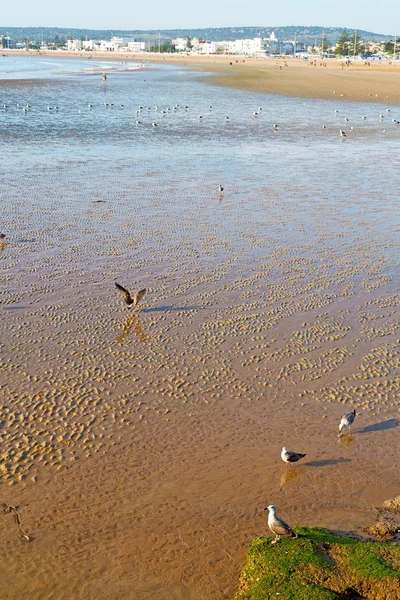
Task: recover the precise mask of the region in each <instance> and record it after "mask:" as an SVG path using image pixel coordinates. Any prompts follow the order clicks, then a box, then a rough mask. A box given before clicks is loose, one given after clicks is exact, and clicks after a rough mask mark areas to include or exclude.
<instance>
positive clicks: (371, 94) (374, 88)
mask: <svg viewBox="0 0 400 600" xmlns="http://www.w3.org/2000/svg"><path fill="white" fill-rule="evenodd" d="M11 53H14V54H20V55H23V56H27V55H29V54H30V55H32V56H35V55H37V53H35V52H30V53H27V52H24V51H10V52H9V54H10V55H11ZM40 55H41V56H52V57H56V58H62V57H68V58H71V57H80V58H82V57H83V58H87V57H88V56H90V53H72V52H62V53H61V52H57V53H54V52H53V53H52V52H41V53H40ZM92 57H93V59H108V60H123V61H128V62H129V61H134V62H137V61H145V62H147V61H149V62H150V63H151V62H153V63H161V64H174V65H179V66H182V65H183V66H185V65H186V66H188V67H190V68H191V69H192V70H193V69H194V70H196V69H197V70H199V71H210V72H212V73H214V75H213V76H212V77H210V79H209V82H210V83H211V84H213V85H222V86H227V87H233V88H237V89H243V90H251V91H255V92H263V93H268V94H280V95H284V96H296V97H303V98H317V99H327V100H340V101H345V100H348V101H356V102H384V103H387V104H400V91H399V90H400V64H399V62H400V61H369V64H368V61H356V60H354V61H352V62H351V65H350V66H346V65H344V64H343V61H340V60H338V59H325V60H322V59H314V60H315V61H316V66H314V65H312V66H310V65H309V64H308V62H307V61H304V60H303V59H293V58H286V59H284V58H282V59H275V58H269V57H268V58H248V57H242V56H239V57H236V56H204V57H202V56H191V55H190V56H182V55H162V56H160V55H158V54H151V53H144V54H134V55H131V54H127V53H112V54H110V53H100V52H96V53H93V54H92ZM314 60H313V62H314ZM366 63H367V64H366ZM285 65H287V66H285ZM321 65H326V67H325V66H321ZM202 80H204V79H203V78H202Z"/></svg>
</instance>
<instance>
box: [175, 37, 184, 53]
mask: <svg viewBox="0 0 400 600" xmlns="http://www.w3.org/2000/svg"><path fill="white" fill-rule="evenodd" d="M171 44H172V45H173V46H175V49H176V51H177V52H184V51H185V50H187V45H186V38H176V40H172V42H171Z"/></svg>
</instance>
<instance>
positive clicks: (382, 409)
mask: <svg viewBox="0 0 400 600" xmlns="http://www.w3.org/2000/svg"><path fill="white" fill-rule="evenodd" d="M147 76H149V77H150V75H146V77H147ZM91 85H94V84H91ZM122 85H123V86H126V90H127V93H130V89H131V88H130V87H129V86H130V85H131V84H130V83H129V82H124V83H123V84H122ZM154 85H155V86H159V85H162V83H160V82H159V80H158V79H157V76H156V80H155V83H154ZM187 85H189V87H188V88H187V89H188V90H189V89H190V90H192V91H191V92H190V93H193V99H192V102H193V103H194V102H196V100H195V99H194V98H197V102H198V103H199V106H195V108H194V110H195V115H197V114H198V112H199V111H200V110H201V111H204V106H203V105H202V104H201V103H203V104H204V105H205V104H206V102H208V103H209V102H210V100H209V96H208V94H209V93H215V94H218V95H219V94H220V93H221V92H220V90H218V89H217V91H216V92H209V90H210V89H212V88H210V87H209V86H202V85H201V84H198V83H193V84H187ZM191 85H192V86H193V89H192V88H191V87H190V86H191ZM121 89H122V88H121ZM199 90H204V91H203V92H202V93H203V96H202V97H200V100H199V99H198V96H197V94H198V93H199ZM75 92H76V90H74V93H75ZM156 92H157V93H159V92H158V89H156ZM156 92H152V93H156ZM63 93H67V92H63ZM68 93H69V92H68ZM71 93H72V92H71ZM98 93H103V92H102V91H101V92H98ZM121 93H122V92H121ZM186 93H189V92H188V91H186ZM200 93H201V92H200ZM224 93H225V91H224ZM108 94H110V92H108ZM226 94H227V95H226V97H225V104H224V106H223V109H222V112H221V118H222V117H223V114H224V112H225V111H226V109H227V107H229V109H230V115H234V119H237V129H236V126H235V124H233V125H230V127H231V129H230V131H227V130H226V128H225V125H224V124H223V123H222V122H221V125H219V124H218V125H216V123H217V120H216V121H213V122H212V123H210V125H209V129H207V123H205V127H206V129H205V130H204V129H203V132H202V133H201V131H200V129H199V127H200V126H199V124H198V123H197V122H196V121H195V118H194V115H192V116H193V119H192V117H188V116H187V115H184V114H183V113H180V115H181V116H180V117H179V118H180V119H187V121H185V123H186V125H185V128H184V129H182V131H181V130H180V129H179V127H180V126H179V124H178V116H176V117H173V116H171V121H170V122H171V123H172V125H171V129H170V130H168V129H167V126H165V129H162V128H161V125H160V129H161V133H160V137H159V138H158V141H157V140H155V138H151V140H150V141H147V138H145V137H144V136H145V135H146V136H147V135H150V134H151V135H153V133H152V132H150V133H146V131H149V130H144V133H143V132H142V133H140V134H138V135H141V136H142V137H141V138H140V140H141V144H142V146H141V147H140V148H139V147H138V146H132V145H130V144H128V140H127V139H125V138H124V133H123V132H124V131H125V129H126V128H127V124H126V122H122V121H121V122H120V121H118V119H122V117H118V119H117V117H116V116H115V113H114V116H113V117H112V118H113V119H114V121H113V123H114V125H113V128H114V130H115V127H117V125H118V124H119V123H120V125H119V127H120V129H119V130H118V132H119V135H120V136H121V138H120V140H118V137H117V133H115V131H114V135H115V137H111V141H110V140H109V139H107V138H106V137H103V138H100V137H99V139H98V140H97V141H96V142H93V145H92V146H91V144H92V141H93V140H92V139H89V140H87V139H86V137H89V138H90V136H94V135H96V130H95V129H93V126H94V124H95V123H96V122H99V121H100V119H101V120H104V119H105V117H104V116H103V115H104V113H101V116H96V115H94V116H93V115H92V116H91V117H90V118H91V119H93V122H92V121H90V122H89V121H85V122H83V124H82V121H80V122H79V123H77V124H76V126H75V127H76V130H75V131H74V132H73V133H71V131H72V128H71V127H70V125H68V124H65V123H64V124H63V125H62V124H61V122H60V125H59V128H60V129H59V130H58V135H60V136H61V137H60V139H62V140H63V141H62V142H60V141H57V140H55V139H54V140H53V137H52V136H53V134H54V133H53V132H54V128H55V127H57V126H56V124H55V122H49V125H48V124H47V122H46V123H45V121H44V120H43V121H41V120H38V126H39V125H40V127H43V128H45V127H48V128H49V129H48V132H47V135H48V139H49V147H48V148H46V147H40V149H39V150H38V149H37V146H36V148H34V147H33V144H32V147H30V152H26V153H25V154H20V155H19V158H18V156H17V154H16V155H15V156H14V157H13V160H16V161H17V162H16V163H13V164H14V167H12V166H11V162H10V167H9V168H10V169H14V171H12V172H11V174H12V175H13V177H11V176H10V177H9V179H8V184H7V185H6V186H5V187H4V188H3V189H2V198H1V199H2V201H3V206H4V212H3V213H2V215H1V221H0V231H5V232H6V233H7V238H6V240H5V243H4V244H3V247H2V248H1V249H0V269H1V281H2V287H1V290H0V302H1V316H2V335H1V339H0V348H1V364H0V366H1V373H2V379H1V386H0V387H1V398H2V401H1V405H0V473H1V480H0V491H1V498H2V502H3V501H4V502H7V503H9V504H12V505H19V506H20V514H21V519H22V523H23V526H24V529H25V530H26V531H27V532H28V533H29V534H30V535H32V536H33V537H34V540H33V541H32V542H31V543H29V544H28V543H26V542H24V540H22V539H21V538H20V537H19V536H18V531H17V529H16V527H15V523H14V522H13V520H12V518H11V517H10V515H4V516H2V517H1V518H2V528H3V535H2V538H1V541H0V547H1V552H0V556H1V558H0V575H1V579H2V591H0V597H4V598H6V597H23V596H24V595H25V596H26V595H29V597H30V598H52V597H57V598H63V597H65V598H71V597H75V596H78V595H79V596H80V597H85V598H96V599H97V598H116V597H124V598H135V599H136V598H138V599H140V600H142V599H147V598H149V599H150V598H151V599H160V600H161V599H168V600H170V599H173V598H177V599H181V598H182V599H183V598H185V599H187V598H189V599H194V600H197V599H200V598H206V597H207V598H209V599H214V598H215V599H219V598H228V597H231V596H232V595H233V593H234V591H235V587H236V585H237V576H238V573H239V569H240V567H241V565H242V563H243V560H244V557H245V554H246V551H247V548H248V544H249V542H250V540H251V538H252V537H253V536H254V535H262V534H264V533H265V532H266V528H267V524H266V517H265V513H264V511H263V508H264V506H266V505H267V504H271V503H274V504H276V505H277V506H279V507H280V510H281V512H282V514H284V515H285V518H287V520H288V521H289V522H290V523H291V524H293V525H300V524H301V525H324V526H328V527H331V528H333V529H336V530H340V529H345V530H349V529H355V530H357V531H361V530H362V528H363V527H365V526H366V525H368V524H370V523H371V521H372V520H373V518H374V514H375V508H374V507H375V506H377V505H380V504H381V503H382V502H383V500H385V499H387V498H389V497H392V496H394V495H396V493H398V486H399V483H400V477H399V474H398V469H397V464H396V460H395V457H396V456H397V455H398V451H399V446H400V442H399V441H398V431H399V429H398V427H399V425H400V415H399V409H400V406H399V398H400V394H399V391H400V390H399V381H400V380H399V360H400V355H399V309H398V306H399V303H400V290H399V287H398V273H399V271H398V256H399V253H398V249H399V247H398V246H399V238H398V206H397V205H398V196H397V192H398V186H397V184H396V180H395V177H393V173H395V172H396V168H397V158H396V155H395V154H393V155H389V154H388V155H387V156H388V158H387V160H386V163H385V164H384V165H380V166H379V169H377V167H376V166H375V165H374V164H373V162H374V161H373V158H374V156H375V155H373V156H372V155H371V160H369V161H368V160H364V159H363V160H362V161H361V159H360V158H357V156H360V153H361V152H362V151H364V156H365V154H367V153H368V152H370V144H371V143H372V142H373V144H374V145H375V149H376V146H378V145H379V144H382V147H383V148H385V149H386V148H387V147H388V146H387V145H385V142H382V141H380V137H379V136H380V132H379V130H378V128H377V127H376V129H374V128H372V127H371V128H369V129H365V130H364V132H362V133H361V134H360V137H359V138H358V139H357V138H356V141H355V147H356V148H358V149H359V150H360V152H359V153H358V155H357V156H355V155H354V147H353V148H351V146H350V144H348V143H347V142H348V141H349V140H346V142H345V143H344V144H341V142H340V141H339V140H337V139H336V137H335V139H332V141H330V142H328V143H327V142H326V141H325V140H321V139H318V141H317V143H316V147H315V148H310V149H309V150H307V147H306V146H305V145H306V144H307V142H304V139H305V136H306V134H307V131H309V128H310V125H309V121H307V120H306V121H305V122H302V119H301V114H302V110H303V109H302V107H297V108H296V107H295V108H293V106H294V105H285V106H281V107H280V108H279V106H278V107H277V108H276V110H277V111H279V110H282V111H283V112H285V111H289V108H290V107H292V109H293V110H297V111H298V113H297V117H296V120H295V121H294V122H296V123H297V124H298V123H299V122H300V125H299V124H298V125H297V127H298V129H296V125H295V126H294V129H295V131H293V128H292V129H290V128H289V127H288V128H287V129H286V130H285V128H283V131H282V133H280V134H279V135H280V138H277V137H276V136H275V137H274V136H273V134H272V133H271V132H270V133H265V132H264V131H263V130H260V131H259V133H257V131H258V130H257V131H256V130H255V129H254V134H253V138H252V139H251V140H250V139H249V138H248V135H247V134H246V128H247V130H248V128H249V127H250V126H251V127H254V128H255V127H257V125H253V124H252V125H249V124H248V123H252V122H251V120H250V119H249V120H248V121H246V120H245V119H247V118H249V117H248V116H246V117H243V116H242V115H241V109H242V107H243V105H242V104H241V102H242V101H245V100H244V97H245V94H243V96H239V97H237V96H231V95H230V94H231V93H230V92H229V91H227V92H226ZM108 97H109V96H107V98H108ZM185 97H187V96H185ZM118 98H119V96H118V95H115V102H116V103H117V100H118ZM216 99H217V97H214V98H213V99H212V103H213V104H214V103H215V102H216ZM259 99H260V97H259V96H258V97H257V100H259ZM152 101H153V99H152ZM246 101H248V99H247V100H246ZM255 101H256V100H255V99H254V102H255ZM124 102H126V100H125V99H124ZM282 102H286V100H282ZM149 104H150V101H149ZM126 105H128V104H127V102H126ZM272 106H273V105H272ZM322 108H323V110H322V109H321V110H322V112H323V111H324V110H325V108H326V114H329V115H331V113H333V111H332V110H331V107H330V106H329V107H322ZM272 110H273V109H272V108H271V113H272ZM304 110H306V108H304ZM310 110H311V109H310ZM312 110H313V111H314V110H315V107H313V108H312ZM354 110H356V109H354ZM376 110H377V111H378V110H379V109H378V108H377V109H376ZM68 114H69V113H68ZM71 114H72V113H71ZM118 114H122V112H121V113H118ZM310 114H311V112H310ZM99 115H100V112H99ZM46 118H47V117H46ZM68 118H69V117H68ZM71 118H72V117H71ZM110 118H111V117H110ZM124 118H125V117H124ZM132 118H134V117H132ZM210 118H211V117H210ZM218 118H219V117H218ZM321 118H322V117H321ZM333 118H334V117H332V119H333ZM172 119H176V120H177V121H176V123H177V124H176V125H174V123H175V121H173V120H172ZM215 119H216V117H215ZM131 123H132V122H130V124H131ZM218 123H219V121H218ZM67 125H68V126H67ZM317 127H318V132H319V126H317V125H315V127H314V125H312V126H311V128H312V131H313V132H314V135H315V136H318V135H320V134H317ZM333 127H334V125H332V129H333ZM124 128H125V129H124ZM174 128H175V129H174ZM168 131H169V132H170V133H169V134H168ZM210 131H213V132H214V135H215V138H214V146H212V145H210V142H209V140H210V137H209V132H210ZM60 132H61V133H60ZM68 132H69V133H68ZM205 132H207V134H206V133H205ZM18 135H20V136H21V140H18V143H20V145H21V148H22V147H23V145H24V143H25V141H24V140H25V138H24V136H25V135H27V134H26V133H25V132H24V131H23V130H21V133H20V134H18ZM30 135H32V136H34V133H33V132H32V134H30ZM157 135H158V132H157ZM110 136H113V132H110ZM185 136H186V141H185ZM265 136H269V141H268V145H267V142H265ZM390 136H391V138H390V140H391V144H392V145H393V146H394V147H397V146H396V144H398V143H399V142H398V139H397V137H396V134H395V133H390ZM70 139H71V140H72V142H70V141H69V140H70ZM93 139H94V138H93ZM65 140H68V141H65ZM103 140H104V144H105V147H104V152H102V149H101V144H102V143H103ZM215 140H218V144H219V146H218V145H217V142H215ZM371 140H372V142H371ZM71 143H72V144H73V146H74V144H76V156H75V155H74V154H73V152H72V150H73V147H72V148H71V146H70V144H71ZM64 144H65V145H64ZM79 144H81V146H80V145H79ZM174 144H175V145H174ZM318 144H319V146H318ZM339 144H341V145H340V146H339ZM296 145H297V146H296ZM271 146H273V148H272V149H271ZM296 147H297V150H296V152H299V149H300V148H302V152H303V158H301V157H295V156H294V155H293V156H290V152H291V148H296ZM171 148H175V150H174V152H175V153H177V155H175V154H174V152H172V153H171ZM176 148H180V149H181V152H180V153H178V152H177V150H176ZM318 148H319V152H320V154H319V153H318ZM233 149H240V151H238V152H237V154H233V153H232V152H233ZM139 150H141V152H139ZM315 152H317V154H315ZM376 152H379V149H376ZM54 153H55V155H54ZM288 153H289V154H288ZM322 153H324V156H330V157H331V164H329V165H327V166H326V167H323V165H319V164H318V161H319V160H321V159H320V158H318V157H319V156H322V155H323V154H322ZM288 156H289V157H290V160H288V158H287V157H288ZM312 156H315V162H313V161H312ZM325 160H326V159H325ZM10 161H11V158H10ZM16 173H18V174H19V178H15V177H16ZM220 183H222V184H223V185H224V187H225V191H224V193H223V194H221V195H220V194H219V193H218V191H217V187H218V184H220ZM98 200H104V202H100V203H99V202H97V201H98ZM114 281H118V282H120V283H121V284H123V285H125V286H127V287H128V288H129V289H132V290H134V289H138V287H139V286H140V287H147V289H148V294H147V296H146V298H145V299H144V301H143V304H142V305H141V306H142V308H141V309H140V310H137V311H129V310H128V309H127V308H126V306H125V305H124V304H123V302H122V300H121V298H120V296H119V294H118V293H117V291H116V290H115V287H114ZM350 407H355V408H356V409H357V411H359V415H358V416H357V418H356V422H355V432H354V433H353V434H352V435H346V436H344V437H343V438H341V439H340V440H338V438H337V433H338V423H339V421H340V417H341V416H342V414H344V412H347V411H348V409H349V408H350ZM283 445H285V446H287V447H289V448H293V449H295V450H297V451H299V452H306V453H307V457H306V459H305V460H304V462H302V464H299V465H295V466H294V467H288V466H286V465H285V464H284V463H283V462H282V461H281V460H280V450H281V448H282V446H283ZM1 594H3V596H2V595H1Z"/></svg>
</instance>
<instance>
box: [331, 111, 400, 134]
mask: <svg viewBox="0 0 400 600" xmlns="http://www.w3.org/2000/svg"><path fill="white" fill-rule="evenodd" d="M386 112H387V113H390V112H391V110H390V108H387V109H386ZM335 114H336V115H338V114H339V111H338V110H335ZM386 116H388V115H386ZM384 119H385V115H383V114H382V113H381V114H380V115H379V122H380V123H382V122H383V120H384ZM361 120H362V121H366V120H367V117H366V116H365V115H363V116H362V117H361ZM344 122H345V124H347V123H349V122H350V119H349V118H348V117H345V119H344ZM392 123H394V125H400V121H398V120H397V119H392ZM322 129H326V125H325V123H324V124H323V125H322ZM351 131H354V127H350V128H349V132H351ZM382 132H383V133H386V129H383V130H382ZM339 135H340V137H341V138H345V137H347V133H346V131H344V130H343V129H339Z"/></svg>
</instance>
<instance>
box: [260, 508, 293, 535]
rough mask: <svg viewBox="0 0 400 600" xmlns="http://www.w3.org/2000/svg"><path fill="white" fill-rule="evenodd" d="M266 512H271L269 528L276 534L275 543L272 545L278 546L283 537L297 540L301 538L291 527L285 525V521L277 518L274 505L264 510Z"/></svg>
mask: <svg viewBox="0 0 400 600" xmlns="http://www.w3.org/2000/svg"><path fill="white" fill-rule="evenodd" d="M264 510H269V515H268V527H269V528H270V530H271V531H272V533H274V534H275V539H274V541H273V542H271V544H276V542H277V541H278V540H279V539H280V536H281V535H288V536H290V537H295V538H297V537H299V536H298V534H297V533H296V532H295V531H293V529H292V528H291V527H290V525H288V524H287V523H285V521H282V519H278V517H277V516H276V507H275V506H274V505H273V504H270V506H267V508H264Z"/></svg>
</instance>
